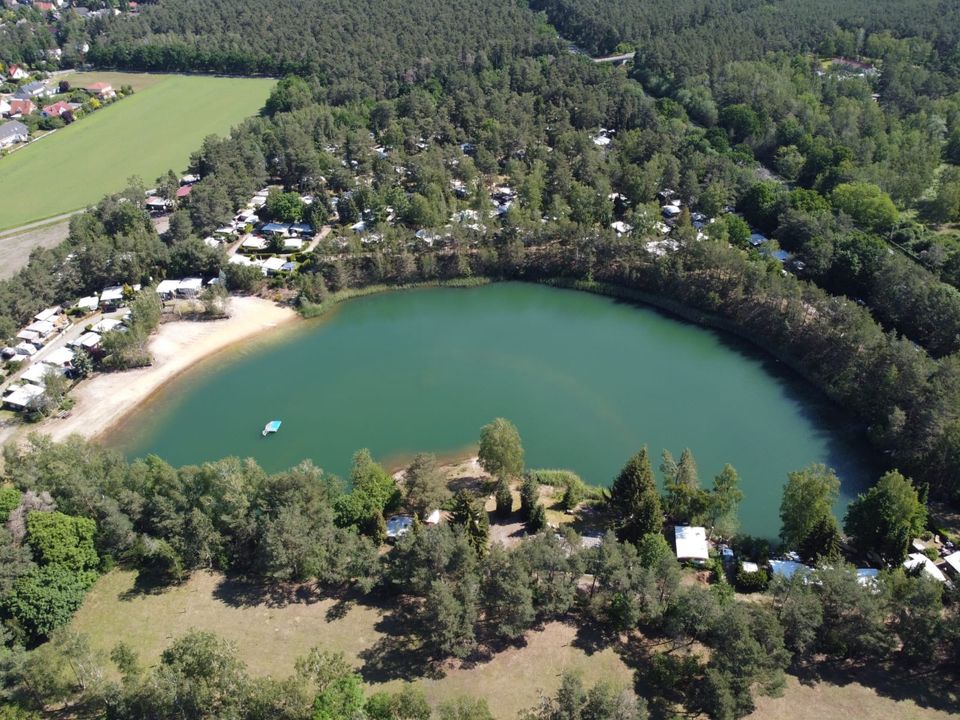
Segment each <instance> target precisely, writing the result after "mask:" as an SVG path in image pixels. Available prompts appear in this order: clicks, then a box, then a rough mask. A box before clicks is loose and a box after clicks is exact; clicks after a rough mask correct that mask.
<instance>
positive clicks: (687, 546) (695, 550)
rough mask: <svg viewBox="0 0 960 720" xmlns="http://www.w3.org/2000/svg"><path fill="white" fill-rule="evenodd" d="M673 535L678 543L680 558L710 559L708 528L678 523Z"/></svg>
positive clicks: (678, 555) (678, 557)
mask: <svg viewBox="0 0 960 720" xmlns="http://www.w3.org/2000/svg"><path fill="white" fill-rule="evenodd" d="M673 535H674V539H675V540H676V544H677V559H678V560H708V559H709V558H710V548H709V547H708V546H707V531H706V528H702V527H691V526H687V525H677V526H676V527H675V528H674V529H673Z"/></svg>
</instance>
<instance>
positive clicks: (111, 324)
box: [90, 318, 123, 335]
mask: <svg viewBox="0 0 960 720" xmlns="http://www.w3.org/2000/svg"><path fill="white" fill-rule="evenodd" d="M119 327H123V323H122V322H120V321H119V320H117V319H116V318H104V319H103V320H101V321H100V322H98V323H97V324H96V325H94V326H93V327H92V328H90V329H91V330H92V331H93V332H95V333H99V334H100V335H103V333H107V332H110V331H111V330H116V329H117V328H119Z"/></svg>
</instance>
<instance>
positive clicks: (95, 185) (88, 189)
mask: <svg viewBox="0 0 960 720" xmlns="http://www.w3.org/2000/svg"><path fill="white" fill-rule="evenodd" d="M67 79H68V80H69V81H70V82H71V84H72V85H74V86H79V85H83V84H87V83H90V82H95V81H98V80H104V81H106V82H110V83H112V84H113V86H114V87H115V88H117V89H119V87H120V85H122V84H130V85H132V86H133V87H134V89H135V90H136V89H137V87H138V86H139V88H140V89H139V90H138V91H137V92H136V93H135V94H134V95H132V96H130V97H126V98H124V99H123V100H120V101H119V102H117V103H114V104H112V105H110V106H108V107H105V108H103V109H101V110H98V111H97V112H95V113H93V114H91V115H89V116H87V117H85V118H83V119H81V120H79V121H78V122H76V123H73V124H72V125H69V126H67V127H65V128H63V129H61V130H58V131H57V132H55V133H52V134H51V135H49V136H47V137H45V138H43V139H42V140H40V141H39V142H36V143H33V144H32V145H30V146H28V147H26V148H23V149H21V150H19V151H17V152H15V153H12V154H11V155H9V156H8V157H5V158H2V159H0V198H3V200H2V202H0V230H4V229H8V228H14V227H19V226H21V225H24V224H26V223H30V222H34V221H36V220H42V219H44V218H49V217H55V216H57V215H61V214H63V213H67V212H70V211H72V210H77V209H80V208H83V207H85V206H87V205H91V204H94V203H96V202H97V201H98V200H100V198H102V197H103V196H104V195H106V194H108V193H111V192H116V191H119V190H122V189H123V186H124V183H125V181H126V179H127V178H129V177H130V176H132V175H139V176H140V177H141V178H142V179H143V181H144V182H145V183H146V184H147V186H148V187H149V186H150V184H151V183H152V182H153V181H154V180H155V179H156V178H157V177H158V176H159V175H161V174H162V173H164V172H166V171H167V170H168V169H171V168H172V169H173V170H175V171H177V172H180V171H182V170H184V169H185V168H186V165H187V162H188V160H189V158H190V153H191V152H193V151H195V150H197V149H198V148H199V147H200V143H201V141H202V140H203V138H204V137H206V136H207V135H210V134H218V135H223V134H226V133H227V132H228V131H229V130H230V128H231V127H233V126H234V125H236V124H238V123H239V122H240V121H242V120H243V119H244V118H246V117H248V116H250V115H253V114H255V113H257V112H258V111H259V110H260V108H261V107H263V103H264V101H265V100H266V99H267V96H268V95H269V94H270V89H271V88H272V87H273V84H274V81H273V80H270V79H246V78H221V77H205V76H183V75H141V74H136V73H130V74H126V73H83V74H80V75H74V76H68V77H67Z"/></svg>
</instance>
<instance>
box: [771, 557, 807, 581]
mask: <svg viewBox="0 0 960 720" xmlns="http://www.w3.org/2000/svg"><path fill="white" fill-rule="evenodd" d="M812 570H813V568H811V567H810V566H809V565H804V564H803V563H801V562H797V561H796V560H771V561H770V572H771V573H773V574H774V575H780V576H782V577H785V578H786V579H787V580H789V579H790V578H792V577H793V576H794V575H796V574H797V573H798V572H799V573H808V572H811V571H812Z"/></svg>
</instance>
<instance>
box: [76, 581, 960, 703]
mask: <svg viewBox="0 0 960 720" xmlns="http://www.w3.org/2000/svg"><path fill="white" fill-rule="evenodd" d="M135 577H136V576H135V573H133V572H128V571H119V570H118V571H114V572H111V573H109V574H108V575H106V576H104V577H103V578H101V579H100V581H99V582H98V583H97V584H96V585H95V586H94V588H93V589H92V590H91V591H90V593H89V595H88V597H87V600H86V602H85V603H84V605H83V607H82V608H81V609H80V611H79V612H78V613H77V615H76V617H75V618H74V621H73V628H74V629H75V630H78V631H80V632H82V633H85V634H86V635H88V636H89V638H90V641H91V644H92V645H93V647H94V648H95V649H98V650H102V651H104V652H109V650H110V649H111V648H112V647H113V646H114V644H115V643H117V642H118V641H119V640H121V639H122V640H124V641H126V642H127V643H129V644H131V645H132V646H133V647H135V648H137V650H138V651H139V652H140V655H141V659H142V660H143V661H144V662H146V663H148V664H149V663H154V662H156V661H157V659H158V658H159V656H160V653H161V651H162V650H163V648H165V647H166V646H167V645H169V644H170V642H171V641H173V640H174V639H175V638H177V637H178V636H180V635H182V634H183V633H185V632H187V631H188V630H190V629H191V628H196V629H199V630H207V631H211V632H215V633H217V634H219V635H221V636H222V637H225V638H226V639H228V640H230V641H231V642H233V643H235V645H236V647H237V649H238V651H239V654H240V656H241V658H242V659H243V660H244V662H245V663H246V664H247V667H248V668H249V670H250V672H251V673H253V674H255V675H261V676H262V675H272V676H274V677H283V676H285V675H287V674H289V673H290V672H292V670H293V663H294V660H295V658H296V657H298V656H300V655H303V654H305V653H306V652H307V651H308V650H309V649H310V648H311V647H313V646H315V645H320V646H322V647H324V648H328V649H331V650H335V651H342V652H343V653H344V654H345V655H346V656H347V658H348V659H349V660H351V661H352V662H353V663H354V664H355V665H356V667H358V668H359V669H360V670H361V673H362V674H363V675H364V677H365V679H366V681H367V684H368V688H369V689H370V690H371V691H374V690H378V689H384V688H387V689H389V688H394V687H396V686H397V685H398V684H399V683H400V682H401V681H400V680H398V679H396V678H397V677H398V676H403V677H410V678H411V679H413V680H414V681H415V682H417V683H418V684H419V685H420V686H421V687H422V688H423V689H424V692H425V693H426V695H427V697H428V699H429V700H430V701H431V702H432V703H439V702H442V701H444V700H447V699H450V698H454V697H457V696H460V695H478V696H482V697H485V698H487V701H488V702H489V704H490V708H491V710H492V711H493V713H494V715H495V716H496V717H498V718H504V719H510V720H512V719H513V718H515V717H516V716H517V713H518V712H519V711H521V710H523V709H526V708H529V707H531V706H532V705H534V704H535V703H536V702H537V699H538V697H539V695H540V693H553V692H554V691H555V690H556V688H557V687H558V685H559V680H560V674H561V673H562V672H563V671H565V670H574V671H577V672H580V673H581V674H582V675H583V678H584V680H585V681H586V682H587V683H588V684H593V683H595V682H597V681H599V680H609V681H611V682H614V683H616V684H620V685H622V686H625V687H626V686H628V685H630V684H631V682H632V677H631V672H630V670H629V669H628V668H627V666H626V665H625V664H624V663H623V661H622V660H621V659H620V657H618V656H617V655H616V653H614V651H612V650H610V649H607V650H603V651H602V652H597V653H593V654H591V655H588V654H587V652H585V651H584V650H582V649H580V648H579V647H577V646H576V629H575V628H574V627H572V626H570V625H567V624H563V623H550V624H548V625H547V626H545V627H544V628H543V629H541V630H539V631H537V632H532V633H530V634H529V635H528V637H527V642H526V645H525V646H524V647H521V648H511V649H509V650H506V651H503V652H501V653H499V654H497V655H496V656H495V657H493V659H491V660H489V661H487V662H480V663H477V664H475V665H473V666H470V667H466V666H461V667H455V666H452V665H451V666H450V667H448V668H447V669H446V672H445V673H444V674H443V676H442V677H419V676H417V674H416V673H415V671H414V670H413V669H412V668H404V667H403V666H402V665H401V666H398V665H397V663H395V662H394V663H391V662H389V661H386V662H384V658H385V657H386V656H387V655H389V654H390V652H389V650H387V651H385V652H383V653H380V652H379V651H378V650H374V651H373V652H371V649H373V648H383V647H388V646H389V642H388V639H389V631H390V620H389V617H388V616H385V615H384V614H383V613H382V612H381V611H380V610H379V609H378V608H376V607H370V606H366V605H357V604H351V605H349V606H348V607H347V609H346V612H342V610H343V608H342V607H340V606H339V605H338V603H337V601H336V600H333V599H322V600H316V599H313V598H303V597H301V598H296V597H294V598H283V599H282V600H281V599H280V598H277V597H271V596H267V595H265V594H263V593H260V592H257V591H256V589H254V588H250V587H249V586H243V585H240V584H238V583H233V582H230V581H225V580H224V578H223V577H222V576H221V575H217V574H214V573H197V574H195V575H194V576H193V578H191V580H189V581H188V582H187V583H185V584H184V585H182V586H180V587H176V588H172V589H169V590H165V591H163V592H161V593H157V594H141V593H138V592H136V591H135V589H134V581H135ZM364 658H366V660H365V659H364ZM371 660H372V661H374V662H371ZM374 665H379V667H373V666H374ZM910 693H911V687H909V683H906V682H904V683H903V684H902V686H899V685H898V686H895V687H887V688H886V690H885V691H884V694H882V695H881V694H878V692H877V691H876V690H874V689H872V688H871V687H866V686H864V685H861V684H859V683H857V682H849V681H848V680H845V681H842V682H841V683H839V684H830V683H825V682H821V683H816V684H812V685H803V684H801V683H800V682H799V681H798V680H797V679H796V678H792V677H791V678H789V682H788V685H787V688H786V690H785V692H784V694H783V696H782V697H780V698H758V702H757V710H756V712H754V713H753V714H752V715H751V716H750V720H832V719H833V718H836V719H837V720H848V719H849V718H858V719H859V720H887V719H888V718H897V719H898V720H947V718H951V717H956V715H953V714H951V713H950V712H947V711H942V710H936V709H931V708H925V707H921V706H919V705H917V703H916V702H914V701H913V700H911V699H900V700H898V699H895V698H900V697H902V698H906V697H909V695H910Z"/></svg>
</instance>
